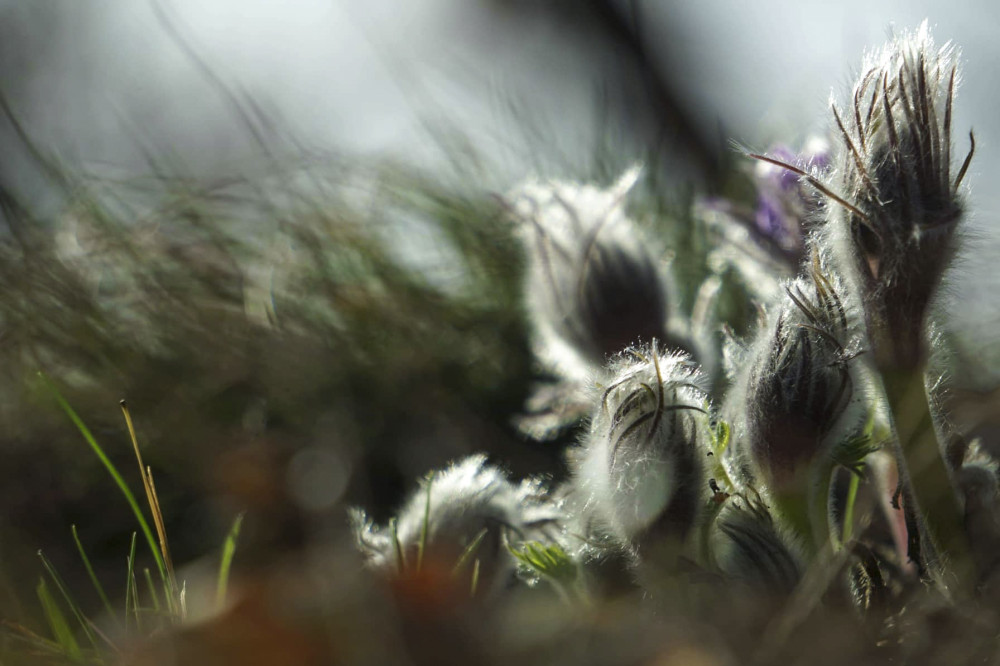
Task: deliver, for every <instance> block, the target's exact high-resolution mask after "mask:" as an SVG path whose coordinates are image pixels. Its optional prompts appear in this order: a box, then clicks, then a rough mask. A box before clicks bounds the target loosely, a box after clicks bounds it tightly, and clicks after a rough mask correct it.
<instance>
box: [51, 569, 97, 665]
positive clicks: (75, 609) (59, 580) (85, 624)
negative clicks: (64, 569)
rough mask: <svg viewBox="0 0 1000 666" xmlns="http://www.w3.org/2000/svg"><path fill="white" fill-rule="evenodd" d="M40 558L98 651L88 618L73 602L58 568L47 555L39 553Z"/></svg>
mask: <svg viewBox="0 0 1000 666" xmlns="http://www.w3.org/2000/svg"><path fill="white" fill-rule="evenodd" d="M38 557H39V559H41V560H42V566H43V567H45V571H46V572H47V573H48V574H49V578H51V579H52V583H53V584H54V585H55V586H56V589H57V590H59V594H61V595H62V598H63V601H64V602H65V603H66V606H67V607H69V610H70V612H72V613H73V616H74V617H75V618H76V621H77V622H79V623H80V626H81V627H82V628H83V633H84V634H85V635H86V636H87V641H88V642H90V645H91V647H93V648H94V650H97V638H96V637H95V636H94V633H93V632H92V631H91V630H90V624H89V623H88V622H87V617H86V616H85V615H84V614H83V611H81V610H80V606H79V605H78V604H77V603H76V601H74V600H73V597H72V596H71V595H70V593H69V589H68V588H67V587H66V584H65V583H64V582H63V580H62V577H61V576H60V575H59V572H57V571H56V568H55V567H54V566H52V562H50V561H49V558H47V557H45V554H44V553H42V551H38Z"/></svg>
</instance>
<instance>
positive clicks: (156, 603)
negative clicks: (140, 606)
mask: <svg viewBox="0 0 1000 666" xmlns="http://www.w3.org/2000/svg"><path fill="white" fill-rule="evenodd" d="M142 573H143V575H144V576H145V578H146V587H148V588H149V598H150V599H151V600H152V601H153V610H154V611H155V612H157V613H159V612H160V610H161V609H160V595H159V594H157V592H156V584H155V583H153V574H151V573H149V567H143V568H142Z"/></svg>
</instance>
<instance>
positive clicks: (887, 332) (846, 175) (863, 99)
mask: <svg viewBox="0 0 1000 666" xmlns="http://www.w3.org/2000/svg"><path fill="white" fill-rule="evenodd" d="M956 60H957V58H956V54H955V50H954V48H952V47H951V46H950V45H949V44H946V45H945V46H943V47H941V48H936V47H935V45H934V42H933V40H932V39H931V36H930V33H929V31H928V29H927V23H926V22H924V23H923V24H922V25H921V26H920V28H919V29H918V30H917V32H916V33H915V34H905V35H903V36H901V37H898V38H896V39H894V40H893V41H891V42H890V43H889V44H887V45H886V46H885V47H884V49H883V50H882V51H881V52H880V53H877V54H875V55H874V56H873V57H871V58H870V59H869V61H868V62H867V63H866V64H865V66H864V68H863V73H862V74H861V76H860V78H859V79H858V82H857V83H856V84H855V86H854V90H853V94H852V101H851V103H850V105H849V108H848V113H846V114H844V115H842V114H841V113H840V111H838V109H837V107H836V106H835V105H834V107H833V112H834V118H835V121H836V123H837V128H838V130H839V132H840V136H841V139H842V149H841V151H840V155H839V165H838V168H839V171H840V174H841V181H842V184H841V185H840V188H841V189H842V195H843V197H844V200H842V201H841V202H840V203H841V204H845V205H841V206H831V207H830V220H831V227H832V228H831V233H832V234H833V235H834V236H835V238H836V240H837V241H838V243H839V245H840V251H841V255H842V257H841V258H842V259H843V260H845V261H844V263H845V264H846V265H845V268H850V269H851V270H853V271H855V272H856V273H857V275H858V279H859V282H860V285H861V289H862V292H863V293H864V296H865V307H866V311H867V317H868V322H869V329H870V330H869V332H870V334H871V336H872V338H873V344H874V345H875V353H876V355H877V360H878V363H879V365H880V366H882V367H887V366H896V367H904V368H906V367H914V366H915V365H917V364H918V363H919V362H920V361H921V360H922V359H923V358H924V351H923V347H924V344H925V342H924V337H923V326H922V324H923V322H924V319H925V315H926V311H927V306H928V304H929V302H930V300H931V298H932V296H933V294H934V291H935V290H936V288H937V286H938V284H939V282H940V278H941V274H942V273H943V271H944V269H945V268H946V267H947V265H948V263H949V260H950V259H951V256H952V254H953V251H954V248H955V230H956V228H957V226H958V223H959V220H960V218H961V215H962V202H961V197H960V196H959V192H960V186H961V183H962V179H963V177H964V176H965V172H966V170H967V168H968V166H969V161H970V159H971V158H972V152H973V151H972V150H971V149H970V151H969V153H968V155H967V157H966V158H965V162H964V163H963V164H962V166H961V168H960V169H959V170H958V173H957V174H954V175H953V173H952V170H951V169H952V166H951V150H952V146H951V117H952V99H953V98H954V94H955V86H956V84H957V81H958V67H957V62H956ZM969 138H970V140H972V135H971V133H970V136H969ZM972 147H973V149H974V147H975V142H974V140H973V143H972Z"/></svg>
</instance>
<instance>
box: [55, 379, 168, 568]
mask: <svg viewBox="0 0 1000 666" xmlns="http://www.w3.org/2000/svg"><path fill="white" fill-rule="evenodd" d="M38 374H39V376H40V377H41V378H42V380H43V381H44V382H45V386H46V387H47V388H48V390H49V391H50V392H51V393H52V395H53V396H54V397H55V399H56V402H57V403H58V404H59V407H60V408H62V410H63V411H64V412H66V415H67V416H68V417H69V419H70V421H72V422H73V425H75V426H76V429H77V430H79V431H80V434H81V435H83V438H84V439H85V440H86V441H87V444H89V445H90V448H91V449H92V450H93V451H94V454H95V455H96V456H97V457H98V459H99V460H100V461H101V463H102V464H103V465H104V468H105V469H107V470H108V474H110V475H111V478H113V479H114V480H115V483H116V484H118V488H119V490H121V492H122V495H124V496H125V500H126V501H127V502H128V504H129V506H130V507H132V513H134V514H135V517H136V520H138V521H139V527H140V528H141V529H142V533H143V535H144V536H145V537H146V541H147V542H148V543H149V550H150V551H151V552H152V553H153V559H155V560H156V566H157V568H158V569H159V571H160V576H161V577H162V578H163V581H164V583H166V582H167V580H168V578H167V568H166V565H165V564H164V561H163V555H162V554H160V548H159V546H158V545H157V543H156V538H155V537H154V536H153V531H152V530H151V529H150V528H149V523H148V522H146V517H145V516H144V515H143V514H142V509H141V508H140V506H139V503H138V502H137V501H136V499H135V495H133V494H132V491H131V490H129V487H128V485H127V484H126V483H125V479H123V478H122V475H121V474H120V473H119V472H118V468H116V467H115V465H114V463H112V462H111V459H110V458H108V456H107V454H106V453H104V449H102V448H101V445H100V444H98V443H97V440H96V439H95V438H94V435H93V434H92V433H91V432H90V429H89V428H88V427H87V425H86V424H85V423H84V422H83V420H82V419H81V418H80V416H79V415H78V414H77V413H76V411H75V410H74V409H73V407H71V406H70V404H69V402H67V400H66V398H64V397H63V395H62V393H60V392H59V389H58V388H56V386H55V384H53V383H52V380H50V379H49V378H48V377H47V376H46V375H45V374H44V373H41V372H40V373H38Z"/></svg>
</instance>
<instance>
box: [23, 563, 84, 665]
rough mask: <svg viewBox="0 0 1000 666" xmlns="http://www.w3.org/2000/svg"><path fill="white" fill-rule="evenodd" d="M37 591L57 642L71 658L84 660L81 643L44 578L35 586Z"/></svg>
mask: <svg viewBox="0 0 1000 666" xmlns="http://www.w3.org/2000/svg"><path fill="white" fill-rule="evenodd" d="M35 592H36V593H37V594H38V601H39V602H40V603H41V605H42V612H44V613H45V619H46V621H48V623H49V628H51V629H52V635H53V636H55V639H56V643H58V644H59V647H60V648H62V651H63V652H64V653H65V654H66V655H67V656H69V657H70V658H71V659H74V660H76V661H80V660H82V659H83V652H82V651H81V650H80V644H79V643H77V642H76V638H74V636H73V631H72V630H71V629H70V628H69V623H68V622H67V621H66V616H65V615H63V612H62V611H61V610H60V609H59V604H57V603H56V600H55V599H53V598H52V593H51V592H49V588H48V586H47V585H46V584H45V579H44V578H39V579H38V587H36V588H35Z"/></svg>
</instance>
